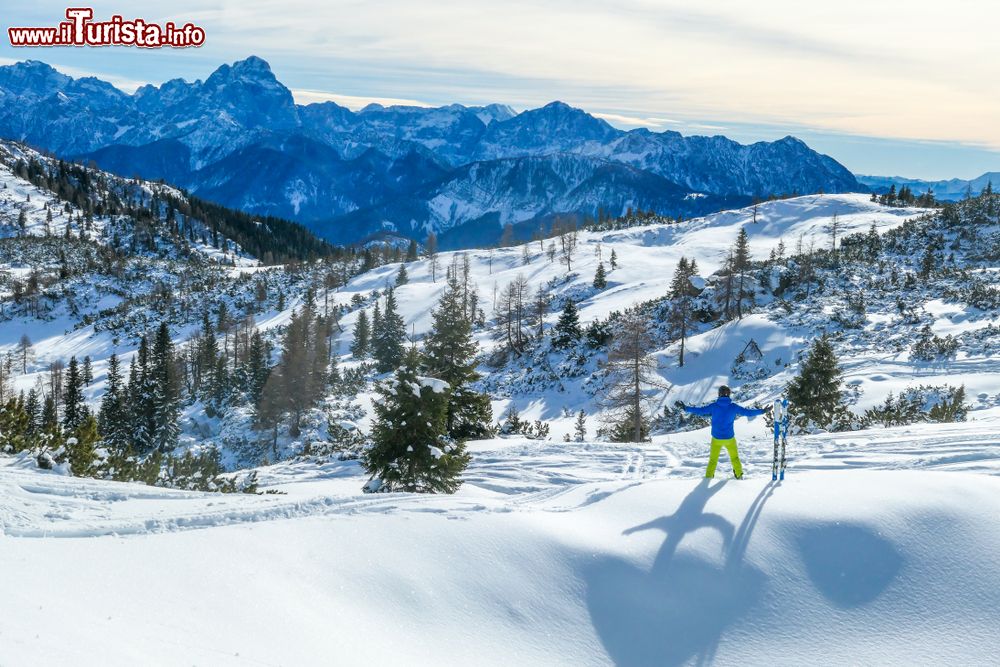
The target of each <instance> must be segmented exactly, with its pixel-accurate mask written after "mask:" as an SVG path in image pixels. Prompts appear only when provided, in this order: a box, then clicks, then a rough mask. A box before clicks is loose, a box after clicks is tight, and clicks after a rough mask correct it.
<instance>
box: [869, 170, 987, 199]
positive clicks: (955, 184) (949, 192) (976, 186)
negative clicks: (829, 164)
mask: <svg viewBox="0 0 1000 667" xmlns="http://www.w3.org/2000/svg"><path fill="white" fill-rule="evenodd" d="M856 177H857V179H858V182H859V183H862V184H863V185H865V186H867V187H868V188H870V189H871V190H872V191H874V192H878V193H883V192H888V191H889V188H890V187H892V186H893V185H895V186H896V189H897V190H898V189H899V188H901V187H903V186H904V185H905V186H908V187H909V188H910V189H911V190H913V191H914V192H915V193H918V194H919V193H924V192H927V191H928V190H932V191H933V192H934V196H935V197H937V198H938V199H943V200H946V201H957V200H959V199H963V198H964V197H965V195H966V194H967V193H968V192H969V191H970V190H971V192H972V194H974V195H978V194H979V193H980V192H982V191H983V190H984V189H986V185H987V184H988V183H993V186H994V187H1000V172H998V171H990V172H987V173H985V174H983V175H982V176H980V177H978V178H973V179H971V180H963V179H961V178H952V179H950V180H947V181H925V180H922V179H919V178H903V177H902V176H865V175H861V174H858V175H857V176H856Z"/></svg>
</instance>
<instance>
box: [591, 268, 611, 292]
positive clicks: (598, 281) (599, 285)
mask: <svg viewBox="0 0 1000 667" xmlns="http://www.w3.org/2000/svg"><path fill="white" fill-rule="evenodd" d="M607 286H608V278H607V275H605V273H604V262H599V263H598V264H597V272H596V273H595V274H594V287H595V288H596V289H604V288H606V287H607Z"/></svg>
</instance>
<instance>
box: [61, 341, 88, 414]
mask: <svg viewBox="0 0 1000 667" xmlns="http://www.w3.org/2000/svg"><path fill="white" fill-rule="evenodd" d="M86 415H87V406H86V404H85V403H84V402H83V376H82V375H81V374H80V364H79V363H77V361H76V357H71V358H70V360H69V370H68V372H67V374H66V386H65V389H64V390H63V428H64V429H65V430H66V431H73V430H75V429H76V427H77V426H79V425H80V423H81V422H82V421H83V419H84V417H85V416H86Z"/></svg>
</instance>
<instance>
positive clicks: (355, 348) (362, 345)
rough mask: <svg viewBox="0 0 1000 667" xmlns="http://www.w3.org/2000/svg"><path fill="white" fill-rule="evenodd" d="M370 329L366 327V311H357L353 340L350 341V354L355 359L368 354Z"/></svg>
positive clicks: (362, 357)
mask: <svg viewBox="0 0 1000 667" xmlns="http://www.w3.org/2000/svg"><path fill="white" fill-rule="evenodd" d="M370 338H371V331H370V330H369V328H368V313H367V312H366V311H364V310H362V311H361V312H360V313H358V321H357V322H356V323H355V325H354V340H353V341H351V354H352V355H353V356H354V358H355V359H364V358H365V357H366V356H368V345H369V341H370Z"/></svg>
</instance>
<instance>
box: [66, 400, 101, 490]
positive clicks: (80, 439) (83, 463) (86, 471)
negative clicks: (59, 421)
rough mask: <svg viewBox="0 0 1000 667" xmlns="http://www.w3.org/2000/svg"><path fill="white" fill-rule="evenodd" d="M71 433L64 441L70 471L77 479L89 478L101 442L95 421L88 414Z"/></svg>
mask: <svg viewBox="0 0 1000 667" xmlns="http://www.w3.org/2000/svg"><path fill="white" fill-rule="evenodd" d="M71 433H72V435H71V436H70V437H69V438H67V440H66V458H67V460H68V461H69V465H70V470H72V472H73V474H74V475H76V476H77V477H89V476H90V475H93V474H94V463H95V462H96V459H97V454H96V449H97V445H98V444H99V443H100V441H101V435H100V433H99V432H98V430H97V420H96V419H94V416H93V415H91V414H88V415H87V416H86V417H84V419H83V421H81V422H80V424H79V425H77V427H76V428H75V429H73V431H71Z"/></svg>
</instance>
